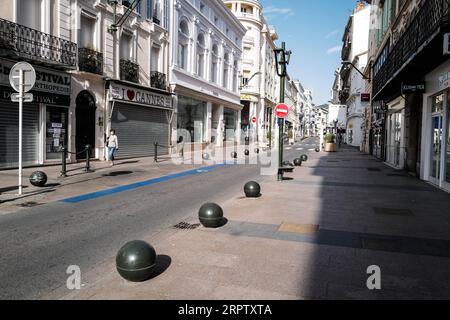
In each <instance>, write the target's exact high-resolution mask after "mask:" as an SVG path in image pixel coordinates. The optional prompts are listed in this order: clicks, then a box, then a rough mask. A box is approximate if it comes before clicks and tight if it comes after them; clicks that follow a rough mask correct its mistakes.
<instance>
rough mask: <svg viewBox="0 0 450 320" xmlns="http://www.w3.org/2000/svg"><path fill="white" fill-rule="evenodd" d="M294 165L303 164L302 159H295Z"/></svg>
mask: <svg viewBox="0 0 450 320" xmlns="http://www.w3.org/2000/svg"><path fill="white" fill-rule="evenodd" d="M294 166H296V167H301V166H302V159H300V158H297V159H295V160H294Z"/></svg>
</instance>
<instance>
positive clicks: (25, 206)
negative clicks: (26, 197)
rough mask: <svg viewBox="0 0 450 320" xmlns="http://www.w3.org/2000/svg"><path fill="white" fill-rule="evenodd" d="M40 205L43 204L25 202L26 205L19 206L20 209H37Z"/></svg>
mask: <svg viewBox="0 0 450 320" xmlns="http://www.w3.org/2000/svg"><path fill="white" fill-rule="evenodd" d="M40 205H41V203H37V202H34V201H29V202H24V203H20V204H18V206H19V207H24V208H32V207H37V206H40Z"/></svg>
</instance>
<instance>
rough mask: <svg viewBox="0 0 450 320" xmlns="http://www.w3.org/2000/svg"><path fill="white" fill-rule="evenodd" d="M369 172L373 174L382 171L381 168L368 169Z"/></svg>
mask: <svg viewBox="0 0 450 320" xmlns="http://www.w3.org/2000/svg"><path fill="white" fill-rule="evenodd" d="M367 170H369V171H371V172H379V171H381V169H380V168H367Z"/></svg>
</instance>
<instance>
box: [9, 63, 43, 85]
mask: <svg viewBox="0 0 450 320" xmlns="http://www.w3.org/2000/svg"><path fill="white" fill-rule="evenodd" d="M21 71H23V92H28V91H30V90H31V89H33V87H34V84H35V82H36V71H35V70H34V68H33V66H32V65H31V64H29V63H27V62H18V63H16V64H15V65H14V66H13V67H12V69H11V72H10V73H9V83H10V84H11V87H13V89H14V90H15V91H17V92H19V91H20V72H21Z"/></svg>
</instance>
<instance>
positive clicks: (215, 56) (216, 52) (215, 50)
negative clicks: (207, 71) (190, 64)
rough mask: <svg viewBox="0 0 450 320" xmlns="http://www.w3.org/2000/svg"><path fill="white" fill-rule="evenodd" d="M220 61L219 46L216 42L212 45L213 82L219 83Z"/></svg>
mask: <svg viewBox="0 0 450 320" xmlns="http://www.w3.org/2000/svg"><path fill="white" fill-rule="evenodd" d="M218 62H219V47H218V46H217V44H214V45H213V47H212V57H211V82H213V83H217V82H218V81H217V80H218V79H217V64H218Z"/></svg>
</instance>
